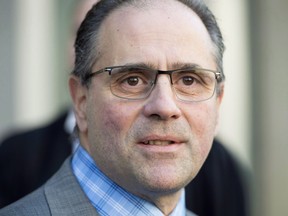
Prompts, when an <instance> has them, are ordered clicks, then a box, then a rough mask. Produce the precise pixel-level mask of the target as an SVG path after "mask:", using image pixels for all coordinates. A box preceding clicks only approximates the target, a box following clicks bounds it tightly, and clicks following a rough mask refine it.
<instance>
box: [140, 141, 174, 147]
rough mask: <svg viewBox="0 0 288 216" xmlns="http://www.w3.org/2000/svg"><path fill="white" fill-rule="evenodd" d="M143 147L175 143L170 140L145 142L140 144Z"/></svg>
mask: <svg viewBox="0 0 288 216" xmlns="http://www.w3.org/2000/svg"><path fill="white" fill-rule="evenodd" d="M142 144H144V145H156V146H167V145H171V144H176V142H175V141H172V140H147V141H145V142H142Z"/></svg>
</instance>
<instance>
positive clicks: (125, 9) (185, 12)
mask: <svg viewBox="0 0 288 216" xmlns="http://www.w3.org/2000/svg"><path fill="white" fill-rule="evenodd" d="M149 2H151V1H149ZM165 2H166V3H165ZM165 2H163V1H155V2H154V3H152V4H151V5H143V7H140V6H139V5H137V6H134V5H123V6H122V7H120V8H118V9H117V10H115V11H113V12H112V13H111V14H110V15H109V16H108V17H107V18H106V19H105V20H104V21H103V24H102V26H101V27H100V31H99V33H100V37H99V38H98V39H99V42H100V47H101V48H100V50H101V52H102V54H103V55H104V56H105V54H106V52H108V48H109V52H110V54H111V52H112V53H113V52H114V53H115V54H118V56H117V58H119V55H121V56H122V57H123V56H125V54H127V53H126V52H127V51H128V50H129V52H130V53H132V52H133V55H134V57H135V58H136V56H137V58H141V57H142V55H141V53H144V54H146V56H147V54H148V52H150V53H151V55H155V56H157V57H161V56H162V54H163V53H165V54H166V53H170V55H171V56H172V54H173V53H172V54H171V50H175V55H177V54H178V55H179V56H180V55H182V56H184V55H186V56H188V55H190V53H189V52H193V53H194V54H197V52H198V54H201V56H203V54H205V55H206V56H207V58H209V59H210V57H212V52H213V51H214V49H213V43H212V41H211V39H210V36H209V34H208V31H207V29H206V27H205V26H204V24H203V22H202V21H201V19H200V18H199V17H198V15H197V14H196V13H195V12H194V11H193V10H192V9H190V8H188V7H187V6H186V5H184V4H182V3H181V2H178V1H176V0H168V1H165ZM153 47H154V48H155V50H153ZM189 48H190V49H189ZM119 50H121V52H120V51H119ZM159 50H161V53H159ZM179 50H181V52H180V51H179ZM205 52H206V53H205ZM139 53H140V54H139ZM157 54H158V55H157ZM126 56H127V55H126ZM109 57H110V58H111V57H112V58H114V56H112V55H109ZM115 58H116V57H115ZM123 58H124V57H123ZM163 58H167V55H163ZM117 60H118V59H117ZM168 60H169V59H168ZM187 61H188V60H187ZM109 63H110V62H109ZM117 63H119V62H117ZM110 64H113V62H111V63H110Z"/></svg>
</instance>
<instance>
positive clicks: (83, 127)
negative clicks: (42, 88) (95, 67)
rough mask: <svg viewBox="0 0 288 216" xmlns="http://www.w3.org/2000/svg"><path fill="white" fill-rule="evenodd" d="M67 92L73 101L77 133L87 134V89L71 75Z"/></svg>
mask: <svg viewBox="0 0 288 216" xmlns="http://www.w3.org/2000/svg"><path fill="white" fill-rule="evenodd" d="M69 90H70V95H71V98H72V101H73V107H74V113H75V118H76V123H77V126H78V129H79V132H84V133H85V132H87V116H86V107H87V97H88V89H87V87H86V86H84V85H82V83H81V80H80V79H79V78H78V77H76V76H74V75H71V76H70V78H69Z"/></svg>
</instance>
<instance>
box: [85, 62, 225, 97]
mask: <svg viewBox="0 0 288 216" xmlns="http://www.w3.org/2000/svg"><path fill="white" fill-rule="evenodd" d="M125 67H126V68H129V67H131V68H133V67H135V68H139V69H141V68H143V69H145V70H151V71H154V72H157V73H156V75H155V80H154V82H153V86H152V88H151V90H150V91H149V92H148V93H147V95H145V97H143V98H126V97H122V96H118V95H116V94H115V93H114V92H113V91H112V90H111V86H110V91H111V92H112V93H113V95H115V96H116V97H118V98H123V99H127V100H141V99H145V98H147V97H148V96H149V95H150V94H151V92H152V91H153V88H154V86H155V85H156V83H157V78H158V75H159V74H167V75H169V77H170V84H171V85H172V86H173V79H172V73H174V72H177V71H181V70H187V69H197V70H201V71H206V72H211V73H213V74H214V75H215V80H216V84H215V86H214V90H213V93H212V95H211V96H210V97H209V98H207V99H203V100H199V101H197V100H196V101H193V100H192V101H190V100H184V99H181V98H179V97H178V95H177V94H176V96H177V98H179V100H182V101H186V102H200V101H205V100H209V99H210V98H211V97H213V95H214V94H215V90H216V87H217V84H219V83H221V82H223V80H224V79H225V76H224V74H222V73H221V72H219V71H215V70H211V69H204V68H199V67H193V66H192V67H189V68H183V69H174V70H167V71H164V70H157V69H151V68H147V67H143V66H133V65H131V66H130V65H120V66H109V67H104V68H102V69H100V70H97V71H94V72H91V73H89V74H86V75H85V76H84V78H83V82H84V83H87V81H88V80H89V79H91V78H93V77H94V76H96V75H98V74H101V73H104V72H108V73H109V76H111V73H112V70H113V69H115V68H125Z"/></svg>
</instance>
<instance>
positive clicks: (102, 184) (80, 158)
mask: <svg viewBox="0 0 288 216" xmlns="http://www.w3.org/2000/svg"><path fill="white" fill-rule="evenodd" d="M72 170H73V172H74V174H75V176H76V178H77V180H78V182H79V184H80V186H81V188H82V189H83V191H84V193H85V194H86V196H87V197H88V199H89V200H90V202H91V203H92V205H93V206H94V207H95V208H96V210H97V212H98V213H99V214H100V215H137V216H144V215H145V216H147V215H150V216H152V215H153V216H158V215H159V216H163V213H162V212H161V211H160V210H159V209H158V208H157V207H156V206H155V205H154V204H152V203H150V202H148V201H146V200H144V199H142V198H140V197H137V196H135V195H133V194H131V193H129V192H127V191H126V190H125V189H123V188H122V187H120V186H119V185H117V184H116V183H115V182H113V181H112V180H111V179H109V178H108V177H107V176H106V175H105V174H104V173H103V172H101V170H99V168H98V167H97V166H96V164H95V162H94V160H93V159H92V158H91V156H90V155H89V154H88V153H87V152H86V151H85V149H84V148H83V147H82V146H81V145H80V146H79V147H78V148H77V150H76V152H75V154H74V155H73V159H72ZM185 214H186V208H185V192H184V189H183V192H182V195H181V198H180V200H179V202H178V204H177V206H176V208H175V209H174V211H173V212H172V213H171V214H170V216H185Z"/></svg>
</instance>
